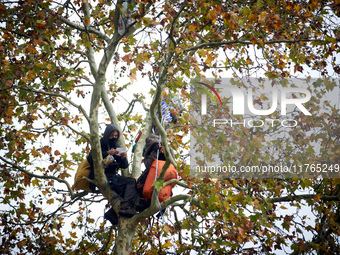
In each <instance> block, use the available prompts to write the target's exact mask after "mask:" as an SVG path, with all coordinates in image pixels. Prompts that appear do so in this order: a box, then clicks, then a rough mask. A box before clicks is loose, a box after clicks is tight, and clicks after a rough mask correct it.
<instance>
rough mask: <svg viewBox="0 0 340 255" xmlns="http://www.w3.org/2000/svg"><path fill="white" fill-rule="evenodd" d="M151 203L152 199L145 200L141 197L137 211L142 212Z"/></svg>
mask: <svg viewBox="0 0 340 255" xmlns="http://www.w3.org/2000/svg"><path fill="white" fill-rule="evenodd" d="M150 204H151V199H147V200H145V199H144V198H141V199H140V200H139V203H138V204H137V205H136V211H137V212H141V211H144V210H145V209H146V208H148V207H149V206H150Z"/></svg>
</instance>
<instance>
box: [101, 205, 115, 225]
mask: <svg viewBox="0 0 340 255" xmlns="http://www.w3.org/2000/svg"><path fill="white" fill-rule="evenodd" d="M104 219H106V220H108V221H110V222H111V224H112V226H117V225H118V216H117V214H116V212H115V210H113V209H112V208H111V209H110V210H108V211H107V212H106V213H105V214H104Z"/></svg>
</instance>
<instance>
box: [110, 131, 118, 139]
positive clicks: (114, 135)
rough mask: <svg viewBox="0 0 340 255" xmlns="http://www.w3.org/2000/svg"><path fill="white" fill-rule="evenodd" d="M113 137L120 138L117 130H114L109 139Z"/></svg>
mask: <svg viewBox="0 0 340 255" xmlns="http://www.w3.org/2000/svg"><path fill="white" fill-rule="evenodd" d="M112 138H118V131H117V130H115V131H112V132H111V134H110V135H109V139H112Z"/></svg>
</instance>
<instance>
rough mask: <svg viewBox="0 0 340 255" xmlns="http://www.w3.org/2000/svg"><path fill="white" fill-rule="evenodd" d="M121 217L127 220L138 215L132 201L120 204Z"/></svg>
mask: <svg viewBox="0 0 340 255" xmlns="http://www.w3.org/2000/svg"><path fill="white" fill-rule="evenodd" d="M118 213H119V215H120V216H123V217H127V218H131V217H133V216H134V215H135V214H136V208H135V205H134V204H133V203H131V202H130V201H123V202H122V203H121V204H120V210H119V212H118Z"/></svg>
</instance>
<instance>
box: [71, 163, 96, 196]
mask: <svg viewBox="0 0 340 255" xmlns="http://www.w3.org/2000/svg"><path fill="white" fill-rule="evenodd" d="M90 167H91V166H90V163H89V162H88V161H87V159H86V158H85V159H84V160H83V161H82V162H81V163H80V164H79V166H78V169H77V172H76V175H75V177H74V188H75V189H78V190H79V189H82V190H85V191H89V192H92V191H91V189H90V183H89V182H88V181H87V180H84V179H83V178H84V177H87V178H89V176H90V171H91V170H90Z"/></svg>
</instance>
